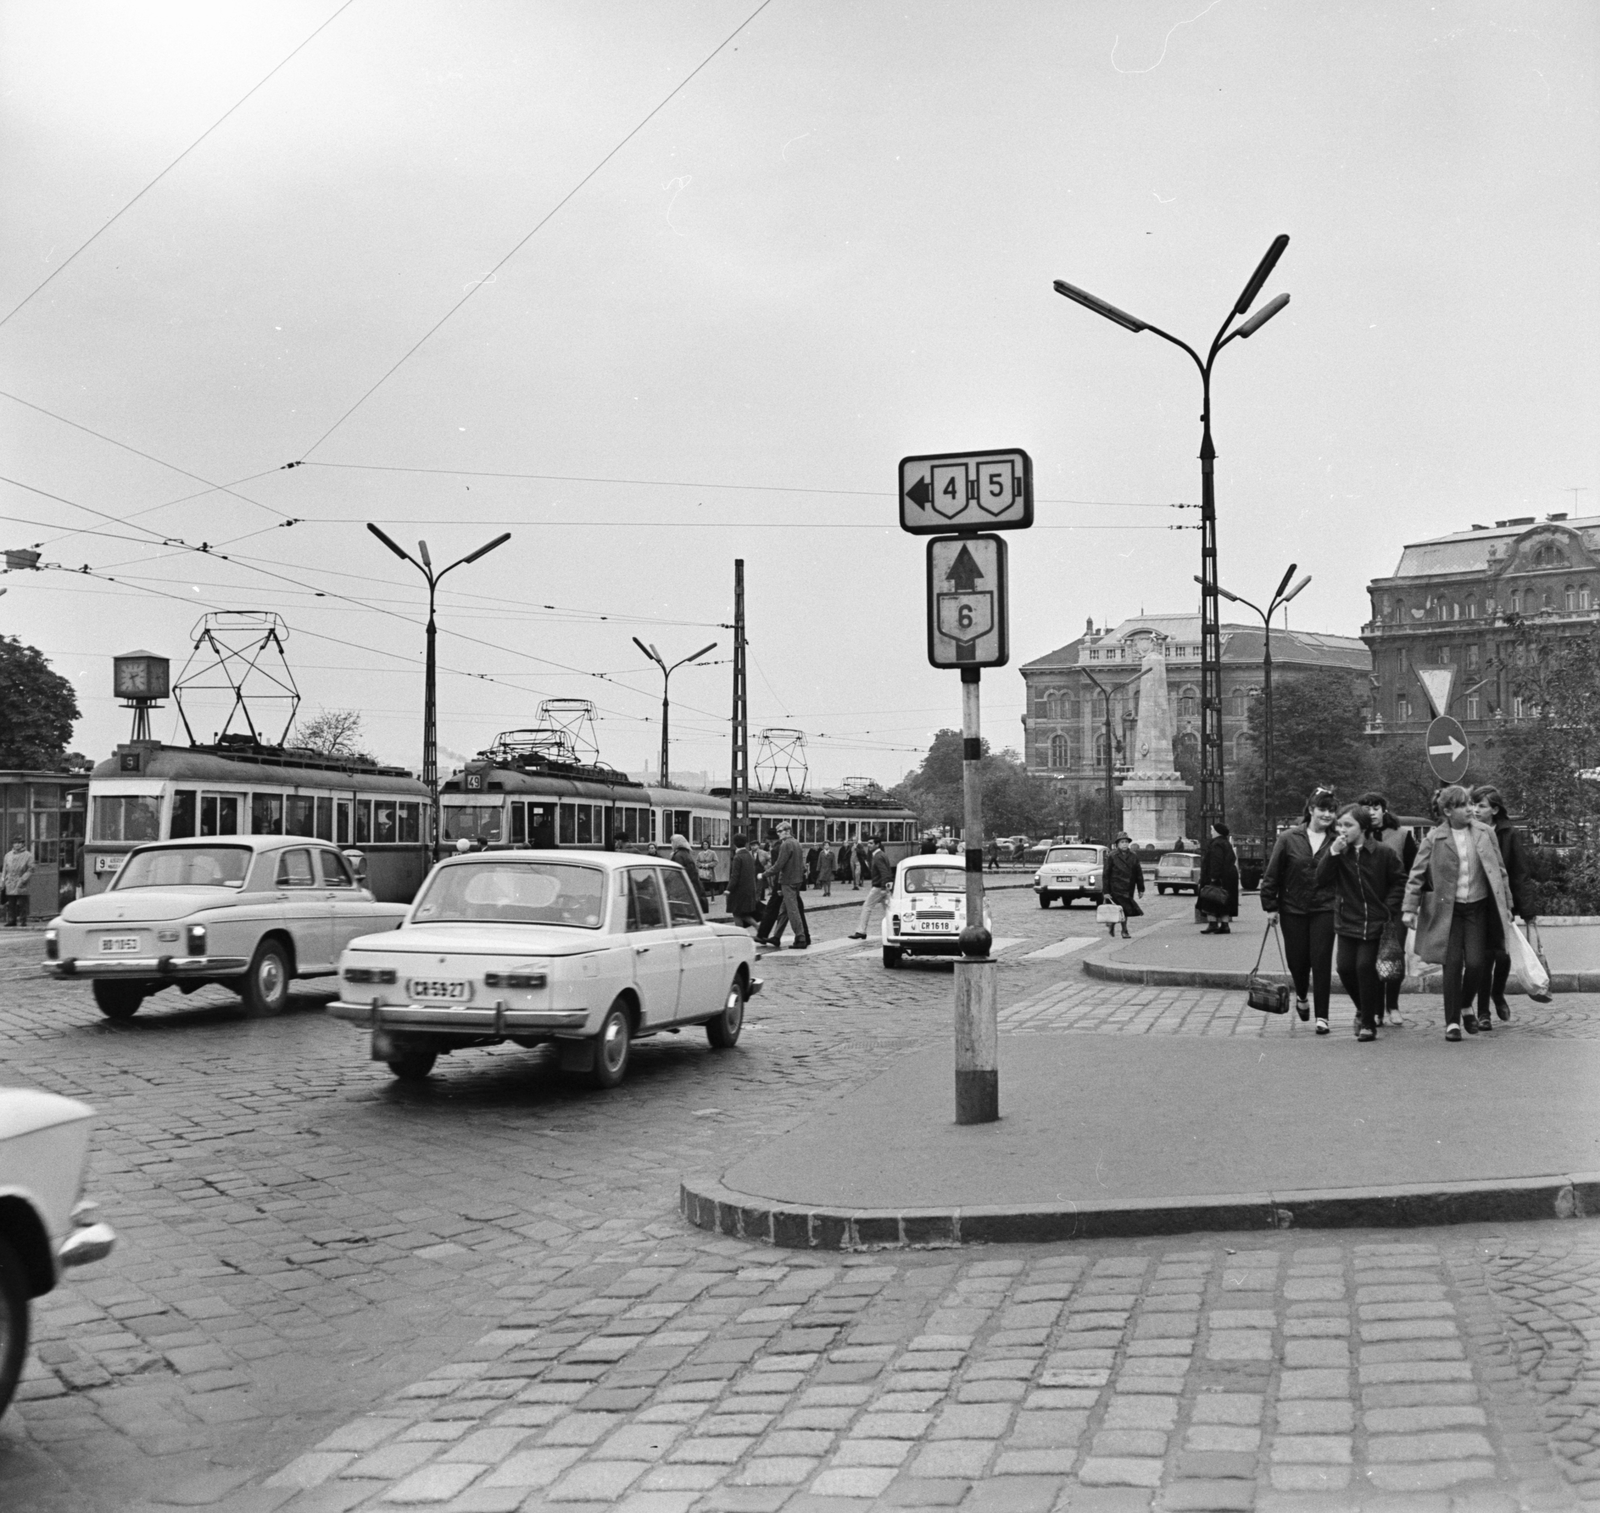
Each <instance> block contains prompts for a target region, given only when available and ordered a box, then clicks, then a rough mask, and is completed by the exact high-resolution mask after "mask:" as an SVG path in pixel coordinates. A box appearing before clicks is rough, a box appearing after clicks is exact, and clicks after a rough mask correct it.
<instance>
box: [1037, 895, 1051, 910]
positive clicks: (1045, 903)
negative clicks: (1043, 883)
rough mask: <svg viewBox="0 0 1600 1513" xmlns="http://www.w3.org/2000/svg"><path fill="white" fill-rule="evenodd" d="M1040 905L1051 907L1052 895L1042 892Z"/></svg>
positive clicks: (1045, 907) (1042, 907) (1043, 907)
mask: <svg viewBox="0 0 1600 1513" xmlns="http://www.w3.org/2000/svg"><path fill="white" fill-rule="evenodd" d="M1039 907H1040V908H1041V909H1048V908H1049V907H1050V895H1049V894H1048V893H1041V894H1040V895H1039Z"/></svg>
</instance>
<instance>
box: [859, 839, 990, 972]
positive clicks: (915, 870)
mask: <svg viewBox="0 0 1600 1513" xmlns="http://www.w3.org/2000/svg"><path fill="white" fill-rule="evenodd" d="M966 927H967V869H966V863H965V862H964V861H962V860H959V859H958V858H956V857H953V856H939V855H932V856H908V857H906V858H905V859H904V860H903V861H901V862H900V863H899V864H898V865H897V866H896V867H895V869H894V889H893V891H892V892H891V893H890V894H889V904H888V907H887V908H886V909H885V910H884V915H883V925H882V927H881V934H882V937H883V964H884V966H886V967H898V966H899V965H900V963H901V961H902V959H903V958H905V957H907V956H959V955H960V954H961V932H962V931H963V930H964V929H966ZM983 927H984V929H986V930H988V931H989V933H990V934H991V935H992V934H993V933H994V926H993V924H992V922H991V919H990V915H989V906H988V904H987V903H985V905H984V909H983Z"/></svg>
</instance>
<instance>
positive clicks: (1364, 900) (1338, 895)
mask: <svg viewBox="0 0 1600 1513" xmlns="http://www.w3.org/2000/svg"><path fill="white" fill-rule="evenodd" d="M1324 885H1331V886H1332V888H1333V928H1334V929H1335V930H1336V931H1337V932H1338V933H1339V934H1340V935H1347V936H1349V937H1350V938H1351V939H1353V940H1377V939H1378V937H1379V936H1381V935H1382V934H1383V927H1384V926H1385V925H1386V924H1388V923H1389V922H1390V920H1395V919H1399V918H1400V901H1401V899H1402V898H1403V897H1404V895H1405V891H1406V872H1405V868H1404V867H1402V866H1401V865H1400V858H1399V856H1398V855H1397V854H1396V852H1395V850H1394V848H1393V847H1392V846H1385V845H1383V844H1382V843H1381V842H1379V841H1376V840H1374V839H1372V838H1371V837H1370V836H1369V837H1368V838H1367V839H1365V840H1363V841H1362V843H1361V844H1360V845H1359V846H1357V847H1355V848H1354V849H1353V850H1347V851H1344V852H1342V853H1341V854H1340V855H1338V856H1335V855H1334V854H1333V843H1332V842H1331V841H1330V842H1329V843H1328V844H1327V845H1325V846H1324V847H1323V848H1322V850H1321V851H1320V852H1318V853H1317V886H1318V887H1322V886H1324Z"/></svg>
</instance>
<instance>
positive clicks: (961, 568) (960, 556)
mask: <svg viewBox="0 0 1600 1513" xmlns="http://www.w3.org/2000/svg"><path fill="white" fill-rule="evenodd" d="M982 576H983V569H982V568H980V567H979V566H978V564H977V563H976V562H975V561H974V560H973V556H972V553H971V552H970V551H969V550H968V549H967V547H966V545H965V543H963V544H962V547H961V550H960V551H959V552H958V553H957V554H956V560H955V561H954V562H952V563H951V564H950V571H949V572H948V573H946V574H945V581H946V582H948V583H953V584H954V585H955V589H956V592H957V593H959V594H965V593H970V592H971V591H972V590H973V589H974V588H976V587H977V584H978V579H979V578H981V577H982Z"/></svg>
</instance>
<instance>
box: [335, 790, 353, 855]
mask: <svg viewBox="0 0 1600 1513" xmlns="http://www.w3.org/2000/svg"><path fill="white" fill-rule="evenodd" d="M333 841H334V844H335V845H336V846H348V845H349V844H350V800H349V799H335V800H334V801H333Z"/></svg>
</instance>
